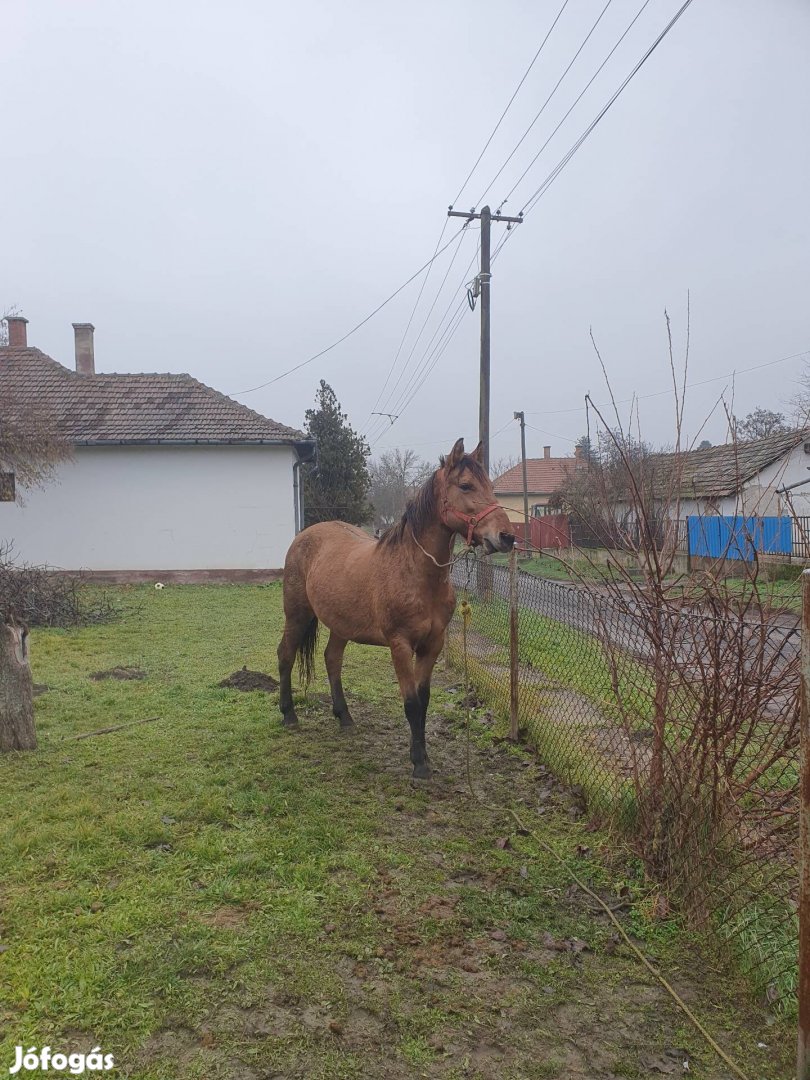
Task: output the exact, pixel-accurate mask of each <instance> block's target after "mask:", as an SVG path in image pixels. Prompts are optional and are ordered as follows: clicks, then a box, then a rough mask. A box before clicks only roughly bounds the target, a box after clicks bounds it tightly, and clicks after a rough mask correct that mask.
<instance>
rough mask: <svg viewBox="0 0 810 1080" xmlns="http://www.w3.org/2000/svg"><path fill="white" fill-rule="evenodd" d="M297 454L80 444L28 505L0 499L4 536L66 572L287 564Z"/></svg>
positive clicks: (24, 555) (29, 556) (28, 557)
mask: <svg viewBox="0 0 810 1080" xmlns="http://www.w3.org/2000/svg"><path fill="white" fill-rule="evenodd" d="M294 461H295V452H294V450H293V449H292V447H287V446H187V447H186V446H113V447H79V448H77V450H76V451H75V456H74V460H73V461H71V462H68V463H66V464H64V465H63V466H62V467H61V468H60V470H59V475H58V479H57V480H56V481H55V482H54V483H52V484H49V485H48V486H47V487H46V488H44V489H42V490H36V491H33V492H29V493H26V494H25V506H22V507H20V506H18V505H16V504H15V503H6V502H2V503H0V538H4V539H6V540H12V541H13V543H14V548H15V552H16V554H17V556H18V557H19V558H20V559H22V560H24V561H25V562H29V563H37V564H47V565H49V566H54V567H60V568H64V569H68V570H80V569H87V570H210V569H239V570H246V569H250V570H252V569H276V568H280V567H282V566H283V565H284V556H285V554H286V551H287V548H288V547H289V545H290V542H291V541H292V539H293V537H294V535H295V506H294V493H293V463H294Z"/></svg>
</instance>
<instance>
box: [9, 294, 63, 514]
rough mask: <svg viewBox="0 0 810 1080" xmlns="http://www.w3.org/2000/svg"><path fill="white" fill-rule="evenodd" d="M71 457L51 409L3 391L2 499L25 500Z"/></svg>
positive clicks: (11, 312)
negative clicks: (31, 489) (57, 467)
mask: <svg viewBox="0 0 810 1080" xmlns="http://www.w3.org/2000/svg"><path fill="white" fill-rule="evenodd" d="M13 314H16V310H15V309H14V308H9V309H7V310H6V312H5V314H4V315H3V317H2V318H0V346H2V345H5V344H7V343H8V324H7V323H6V318H7V317H8V316H9V315H13ZM68 457H70V445H69V444H68V442H67V440H66V439H65V438H64V437H63V436H62V435H61V434H60V432H59V429H58V426H57V422H56V418H55V417H54V416H52V415H51V414H50V413H49V412H48V410H47V408H45V407H44V406H42V405H37V404H35V403H33V402H31V401H30V400H26V401H22V400H20V399H19V396H18V395H15V394H14V392H13V391H11V390H9V389H7V388H5V387H4V388H3V392H2V394H1V395H0V497H3V498H5V499H9V498H14V497H16V499H17V500H18V501H20V502H21V501H22V498H23V491H24V490H25V489H30V488H35V487H42V486H44V485H45V484H46V483H47V482H48V481H49V480H52V479H53V475H54V470H55V469H56V466H57V465H58V464H59V463H60V462H61V461H64V460H65V459H66V458H68Z"/></svg>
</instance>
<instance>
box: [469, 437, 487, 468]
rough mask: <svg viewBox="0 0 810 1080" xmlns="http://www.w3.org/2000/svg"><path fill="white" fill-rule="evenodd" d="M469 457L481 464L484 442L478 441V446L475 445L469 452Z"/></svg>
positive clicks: (482, 462)
mask: <svg viewBox="0 0 810 1080" xmlns="http://www.w3.org/2000/svg"><path fill="white" fill-rule="evenodd" d="M470 457H472V458H475V460H476V461H477V462H478V464H479V465H481V466H483V464H484V444H483V443H482V442H480V443H479V444H478V446H476V448H475V449H474V450H473V452H472V453H471V454H470Z"/></svg>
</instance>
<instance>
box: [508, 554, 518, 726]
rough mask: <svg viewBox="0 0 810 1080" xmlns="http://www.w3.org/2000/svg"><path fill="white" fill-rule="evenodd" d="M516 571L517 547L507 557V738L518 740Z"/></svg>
mask: <svg viewBox="0 0 810 1080" xmlns="http://www.w3.org/2000/svg"><path fill="white" fill-rule="evenodd" d="M518 729H519V722H518V570H517V545H515V547H513V548H512V551H511V553H510V555H509V738H510V739H511V740H512V741H513V742H517V738H518Z"/></svg>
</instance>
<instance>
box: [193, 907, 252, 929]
mask: <svg viewBox="0 0 810 1080" xmlns="http://www.w3.org/2000/svg"><path fill="white" fill-rule="evenodd" d="M253 909H254V905H247V904H246V905H245V906H244V907H238V906H236V905H233V904H224V905H223V906H222V907H218V908H215V909H214V910H213V911H211V912H207V913H206V914H204V915H201V916H200V922H204V923H205V925H206V926H215V927H217V928H218V929H225V930H237V929H238V928H239V927H240V926H242V925H243V924H244V922H245V920H246V919H247V918H248V916H249V915H250V912H251V910H253Z"/></svg>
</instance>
